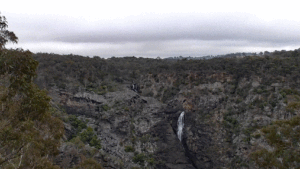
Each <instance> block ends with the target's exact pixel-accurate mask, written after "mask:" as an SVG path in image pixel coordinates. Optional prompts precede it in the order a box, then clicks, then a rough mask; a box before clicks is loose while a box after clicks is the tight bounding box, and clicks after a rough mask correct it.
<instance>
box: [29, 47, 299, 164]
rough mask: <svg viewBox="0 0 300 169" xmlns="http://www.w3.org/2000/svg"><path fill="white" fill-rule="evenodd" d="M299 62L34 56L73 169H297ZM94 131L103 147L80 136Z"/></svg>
mask: <svg viewBox="0 0 300 169" xmlns="http://www.w3.org/2000/svg"><path fill="white" fill-rule="evenodd" d="M299 56H300V55H299V50H295V51H281V52H277V51H276V52H274V53H268V55H264V56H247V57H244V58H215V59H210V60H186V59H185V60H178V61H173V60H171V61H170V60H161V59H144V58H135V57H127V58H126V57H125V58H111V59H102V58H99V57H94V58H85V57H81V56H73V55H68V56H60V55H54V54H43V53H40V54H36V55H35V58H36V59H37V60H38V61H39V62H40V65H39V68H38V77H37V79H36V83H37V84H38V85H39V86H40V87H41V88H46V89H47V90H48V91H49V95H50V96H51V97H52V102H53V105H55V107H57V109H58V110H60V111H61V114H60V115H57V116H60V117H61V118H63V119H64V121H65V129H66V138H65V142H66V143H64V146H62V148H61V153H60V155H59V156H58V157H57V160H56V161H57V163H58V164H60V165H61V166H65V167H72V166H74V165H75V164H78V163H79V162H80V160H81V159H82V158H83V157H82V156H86V157H88V158H94V159H95V160H97V161H98V162H100V163H101V164H102V166H103V167H104V168H134V167H136V168H172V169H174V168H262V167H270V166H272V165H273V166H276V167H278V168H280V167H281V166H282V165H283V166H290V167H297V166H298V165H299V161H300V160H299V157H298V155H296V154H297V153H294V152H297V151H298V150H299V147H298V146H297V145H298V143H299V139H298V128H299V124H298V120H297V118H298V114H299V109H300V106H299V105H300V74H299V72H300V66H299V63H300V62H299V59H300V57H299ZM183 111H184V112H185V117H184V128H183V138H182V141H179V139H178V138H177V120H178V117H179V115H180V113H181V112H183ZM74 119H77V121H76V120H74ZM283 119H286V121H278V120H283ZM74 121H76V124H75V123H74ZM81 123H84V124H85V125H86V127H80V125H78V124H81ZM83 126H84V125H83ZM89 127H90V128H89ZM88 131H90V133H95V139H94V140H98V142H101V148H100V146H97V145H98V144H96V143H97V141H95V142H91V139H90V140H89V141H87V140H88V139H82V138H86V137H84V134H86V133H87V132H88ZM287 131H289V132H287ZM82 133H83V134H82ZM274 133H275V134H274ZM288 133H290V134H288ZM90 135H92V134H90ZM76 140H77V141H76ZM82 143H83V144H82ZM84 144H85V145H84ZM88 144H89V145H88ZM286 154H291V155H290V156H289V157H286Z"/></svg>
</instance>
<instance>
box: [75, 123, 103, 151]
mask: <svg viewBox="0 0 300 169" xmlns="http://www.w3.org/2000/svg"><path fill="white" fill-rule="evenodd" d="M79 136H80V139H81V140H82V141H83V142H84V143H89V144H90V146H92V147H95V148H97V149H101V142H100V140H99V139H98V138H97V136H96V135H95V133H94V131H93V129H92V128H91V127H88V128H87V129H86V130H85V131H83V132H82V133H80V135H79Z"/></svg>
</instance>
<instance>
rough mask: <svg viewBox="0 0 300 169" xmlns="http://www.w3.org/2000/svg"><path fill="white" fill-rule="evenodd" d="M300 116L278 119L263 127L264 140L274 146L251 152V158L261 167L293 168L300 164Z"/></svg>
mask: <svg viewBox="0 0 300 169" xmlns="http://www.w3.org/2000/svg"><path fill="white" fill-rule="evenodd" d="M299 126H300V117H299V116H295V117H293V118H292V119H290V120H278V121H275V122H274V123H273V124H271V125H269V126H266V127H264V128H263V129H262V130H261V131H262V132H263V134H264V136H265V139H266V141H267V142H268V144H269V145H270V146H272V147H273V148H274V150H273V151H268V150H267V149H265V148H262V149H260V150H257V151H255V152H253V153H252V154H251V158H252V159H253V160H254V161H255V162H256V164H257V165H258V166H259V167H261V168H272V167H276V168H280V169H284V168H294V167H296V166H299V164H300V154H299V150H300V149H299V143H300V130H299Z"/></svg>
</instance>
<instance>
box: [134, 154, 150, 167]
mask: <svg viewBox="0 0 300 169" xmlns="http://www.w3.org/2000/svg"><path fill="white" fill-rule="evenodd" d="M146 158H147V157H146V155H145V154H143V153H140V154H138V153H135V155H134V157H133V159H132V161H133V162H134V163H138V164H139V165H142V166H143V165H144V162H145V160H146Z"/></svg>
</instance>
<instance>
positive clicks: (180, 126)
mask: <svg viewBox="0 0 300 169" xmlns="http://www.w3.org/2000/svg"><path fill="white" fill-rule="evenodd" d="M177 127H178V128H177V136H178V139H179V140H180V141H181V137H182V133H183V127H184V111H183V112H182V113H181V114H180V116H179V118H178V121H177Z"/></svg>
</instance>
